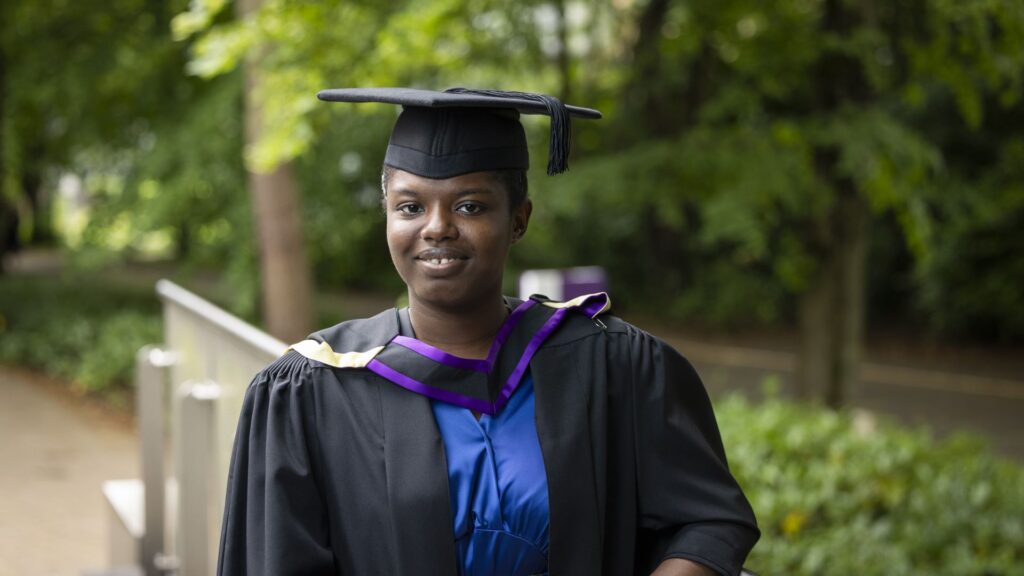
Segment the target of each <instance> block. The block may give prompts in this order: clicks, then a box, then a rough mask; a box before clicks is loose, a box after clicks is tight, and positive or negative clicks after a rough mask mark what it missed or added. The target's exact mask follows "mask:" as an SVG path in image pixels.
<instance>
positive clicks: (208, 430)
mask: <svg viewBox="0 0 1024 576" xmlns="http://www.w3.org/2000/svg"><path fill="white" fill-rule="evenodd" d="M156 292H157V294H158V295H159V297H160V299H161V301H162V302H163V317H164V345H163V346H160V347H157V346H147V347H145V348H143V349H142V350H140V351H139V354H138V356H137V358H136V387H137V391H136V392H137V399H136V408H137V416H138V425H139V442H140V445H141V449H142V454H141V462H142V478H141V480H112V481H110V482H107V483H106V484H105V485H104V487H103V493H104V495H105V496H106V498H107V501H108V502H109V503H110V510H111V512H112V513H111V522H110V538H111V551H110V565H111V568H121V567H129V568H130V567H134V568H135V569H136V570H138V571H139V572H141V573H143V574H145V575H146V576H157V575H166V574H177V575H179V576H204V575H207V574H213V573H214V572H215V568H216V562H217V546H218V540H219V535H220V524H221V519H222V516H223V509H224V488H225V486H226V485H227V473H228V465H229V463H230V458H231V446H232V444H233V442H234V433H235V426H236V424H237V421H238V414H239V411H240V409H241V404H242V398H243V396H244V394H245V389H246V387H247V386H248V384H249V381H250V380H251V379H252V377H253V375H255V374H256V372H258V371H259V370H260V369H261V368H262V367H264V366H266V365H267V364H269V363H270V362H271V361H273V360H274V359H275V358H277V357H278V356H279V355H280V354H282V353H283V352H284V350H285V348H286V345H285V344H284V343H283V342H281V341H280V340H277V339H275V338H273V337H272V336H270V335H269V334H266V333H265V332H263V331H261V330H259V329H257V328H255V327H254V326H252V325H250V324H248V323H246V322H244V321H242V320H240V319H238V318H236V317H235V316H232V315H231V314H229V313H227V312H225V311H224V310H222V309H220V308H218V307H217V306H214V305H213V304H211V303H209V302H207V301H206V300H203V299H202V298H200V297H199V296H196V295H195V294H193V293H191V292H189V291H187V290H185V289H184V288H182V287H180V286H178V285H176V284H174V283H172V282H170V281H167V280H161V281H160V282H158V283H157V285H156ZM168 431H170V434H168ZM168 436H170V438H168ZM168 439H170V443H169V445H168ZM168 447H169V449H170V455H171V458H170V463H171V466H172V468H171V469H170V470H165V462H167V461H168V460H167V454H168V453H167V448H168Z"/></svg>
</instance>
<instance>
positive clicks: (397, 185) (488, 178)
mask: <svg viewBox="0 0 1024 576" xmlns="http://www.w3.org/2000/svg"><path fill="white" fill-rule="evenodd" d="M387 189H388V194H389V195H391V194H395V195H398V194H426V195H446V194H461V193H465V192H469V191H473V192H480V193H484V194H487V193H492V194H497V193H502V192H505V190H504V187H503V186H502V184H501V182H500V181H499V179H498V178H497V176H496V175H495V174H494V173H493V172H470V173H468V174H460V175H458V176H452V177H451V178H426V177H423V176H417V175H416V174H413V173H411V172H406V171H405V170H398V169H394V170H393V171H392V173H391V175H390V178H389V179H388V182H387ZM500 195H501V196H504V194H500Z"/></svg>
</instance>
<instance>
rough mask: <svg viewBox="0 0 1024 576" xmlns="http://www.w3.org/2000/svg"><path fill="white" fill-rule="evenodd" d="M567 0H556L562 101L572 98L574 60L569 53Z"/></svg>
mask: <svg viewBox="0 0 1024 576" xmlns="http://www.w3.org/2000/svg"><path fill="white" fill-rule="evenodd" d="M565 4H566V2H565V0H557V1H556V2H555V12H556V13H557V14H558V80H559V82H558V83H559V86H558V98H559V99H560V100H561V101H562V102H569V100H571V99H572V62H571V60H570V54H569V23H568V22H567V21H566V19H565Z"/></svg>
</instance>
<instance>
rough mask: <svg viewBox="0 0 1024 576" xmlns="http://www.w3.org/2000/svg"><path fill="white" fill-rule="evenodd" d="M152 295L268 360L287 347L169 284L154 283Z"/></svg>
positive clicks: (163, 282)
mask: <svg viewBox="0 0 1024 576" xmlns="http://www.w3.org/2000/svg"><path fill="white" fill-rule="evenodd" d="M156 293H157V295H158V296H159V297H160V298H161V299H162V300H164V301H165V302H171V303H173V304H176V305H178V306H180V307H181V308H183V309H185V310H187V311H189V312H191V313H193V314H195V315H197V316H199V317H201V318H203V319H204V320H205V321H206V322H208V323H209V324H211V325H213V326H215V327H217V328H219V329H220V330H223V331H224V332H227V333H228V334H231V335H233V336H234V337H236V338H238V339H240V340H242V341H243V342H245V343H247V344H249V345H251V346H253V347H255V348H257V349H259V350H260V351H262V352H265V353H266V354H268V355H269V356H270V357H272V358H273V357H276V356H280V355H281V354H282V353H283V352H284V351H285V349H287V348H288V345H287V344H285V343H284V342H282V341H280V340H278V339H277V338H274V337H273V336H270V335H269V334H267V333H266V332H263V331H262V330H260V329H259V328H256V327H255V326H253V325H252V324H249V323H248V322H245V321H244V320H241V319H239V318H237V317H235V316H232V315H231V314H228V313H227V312H225V311H224V310H222V309H220V308H219V307H217V306H216V305H214V304H212V303H210V302H208V301H206V300H204V299H202V298H200V297H199V296H196V295H195V294H193V293H191V292H189V291H188V290H186V289H184V288H182V287H181V286H178V285H177V284H175V283H174V282H171V281H170V280H160V281H158V282H157V283H156Z"/></svg>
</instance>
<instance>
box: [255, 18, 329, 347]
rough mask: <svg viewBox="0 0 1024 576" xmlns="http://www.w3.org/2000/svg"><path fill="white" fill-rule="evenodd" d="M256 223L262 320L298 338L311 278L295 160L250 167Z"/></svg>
mask: <svg viewBox="0 0 1024 576" xmlns="http://www.w3.org/2000/svg"><path fill="white" fill-rule="evenodd" d="M261 2H262V0H240V1H239V3H238V5H237V10H238V17H239V18H244V17H246V16H247V15H255V13H256V12H257V11H258V10H259V7H260V4H261ZM260 85H261V78H260V72H259V58H258V55H255V54H253V55H250V57H249V58H247V60H246V63H245V144H246V148H248V147H250V146H253V145H254V144H255V143H256V142H258V141H259V139H260V136H261V134H262V132H263V115H262V111H261V106H260V101H259V94H260V89H261V86H260ZM249 190H250V194H251V196H252V205H253V213H254V223H255V229H256V236H257V241H258V243H259V254H260V278H261V287H262V304H263V322H264V325H265V327H266V329H267V331H268V332H270V333H271V334H273V335H274V336H276V337H278V338H281V339H282V340H284V341H286V342H296V341H298V340H300V339H302V338H304V337H305V336H306V335H307V334H309V332H310V331H311V325H310V320H311V318H312V306H311V300H312V287H311V286H312V282H311V280H310V269H309V263H308V261H307V259H306V250H305V246H304V242H303V231H302V221H301V215H300V214H301V210H300V207H301V203H300V201H299V193H298V187H297V186H296V182H295V176H294V174H293V172H292V165H291V164H290V163H285V164H282V165H280V166H278V167H277V168H275V169H273V170H271V171H269V172H265V173H261V172H256V171H254V170H253V169H252V168H249Z"/></svg>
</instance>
